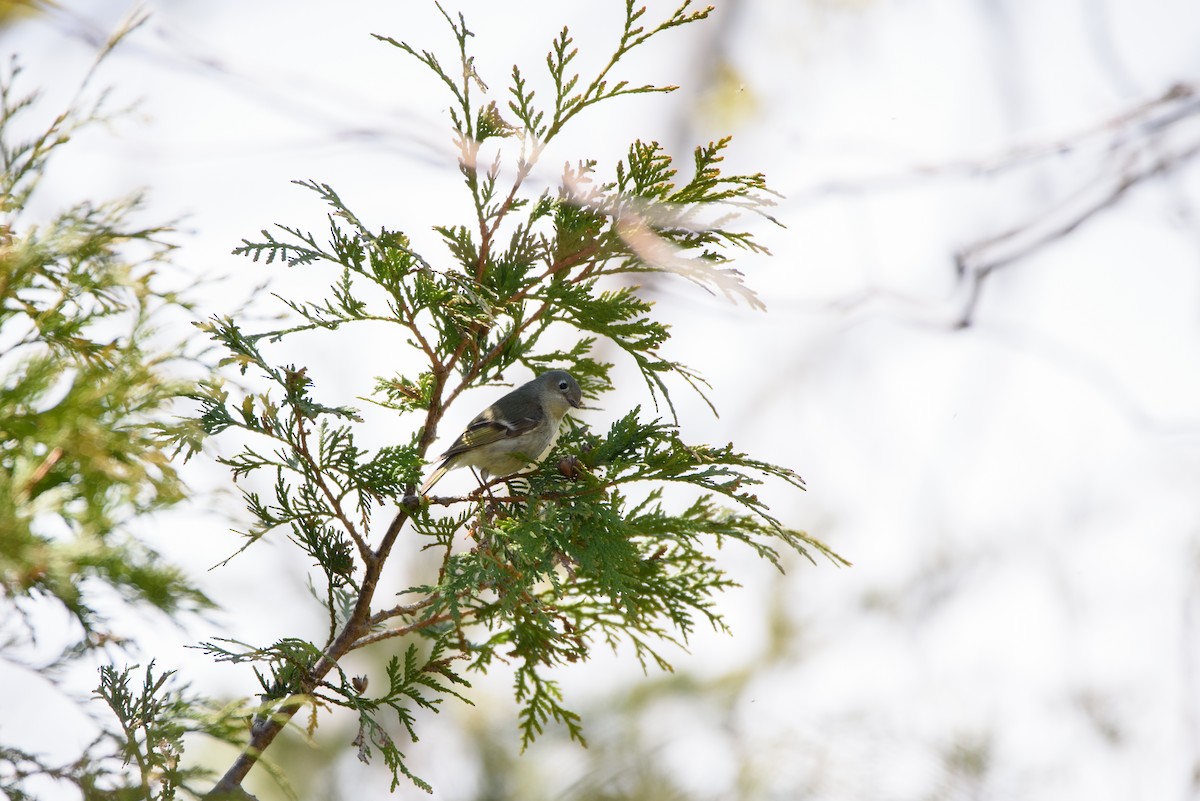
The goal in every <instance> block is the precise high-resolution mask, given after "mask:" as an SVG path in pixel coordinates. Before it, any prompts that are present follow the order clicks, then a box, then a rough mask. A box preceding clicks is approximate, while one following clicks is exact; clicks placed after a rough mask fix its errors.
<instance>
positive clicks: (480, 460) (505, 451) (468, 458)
mask: <svg viewBox="0 0 1200 801" xmlns="http://www.w3.org/2000/svg"><path fill="white" fill-rule="evenodd" d="M582 404H583V393H582V392H581V391H580V389H579V384H578V383H577V382H576V381H575V379H574V377H572V375H571V374H570V373H568V372H566V371H565V370H550V371H549V372H545V373H542V374H541V375H539V376H538V377H537V378H535V379H533V380H532V381H530V382H529V383H527V384H523V385H521V386H519V387H517V388H516V389H514V390H513V391H512V392H510V393H508V394H507V395H505V396H504V397H502V398H501V399H500V400H498V401H496V402H495V403H493V404H492V405H491V406H489V407H488V408H486V409H484V410H483V411H482V412H480V413H479V415H478V416H477V417H476V418H475V419H474V420H472V421H471V422H470V423H469V424H468V425H467V428H466V430H464V431H463V432H462V434H460V435H459V437H458V439H456V440H454V444H452V445H451V446H450V448H449V449H448V450H447V451H446V452H445V453H443V454H442V456H441V458H442V460H443V461H442V463H441V465H439V466H438V468H437V469H436V470H434V471H433V472H432V473H431V474H430V475H429V478H427V479H425V483H424V484H422V485H421V494H422V495H424V494H425V493H427V492H429V490H430V489H431V488H432V487H433V485H434V484H436V483H437V482H438V480H439V479H441V477H442V476H444V475H445V474H446V472H447V471H449V470H453V469H454V468H456V467H474V468H477V469H478V470H479V471H480V473H481V474H482V476H483V480H484V481H487V480H488V479H489V477H492V476H507V475H511V474H513V473H516V472H517V471H519V470H521V469H522V468H523V467H526V466H527V465H529V464H530V463H531V462H536V461H538V460H540V459H542V458H543V457H544V456H545V455H546V454H547V453H549V451H550V448H552V447H553V446H554V441H555V439H557V437H558V429H559V426H560V425H561V424H562V419H563V416H564V415H565V414H566V413H567V410H568V409H571V408H576V409H577V408H579V407H580V406H581V405H582Z"/></svg>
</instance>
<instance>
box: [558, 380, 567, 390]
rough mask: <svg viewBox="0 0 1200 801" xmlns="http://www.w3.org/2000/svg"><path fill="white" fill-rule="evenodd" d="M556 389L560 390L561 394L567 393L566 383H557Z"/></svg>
mask: <svg viewBox="0 0 1200 801" xmlns="http://www.w3.org/2000/svg"><path fill="white" fill-rule="evenodd" d="M558 388H559V389H560V390H562V391H563V392H566V391H567V382H566V381H559V382H558Z"/></svg>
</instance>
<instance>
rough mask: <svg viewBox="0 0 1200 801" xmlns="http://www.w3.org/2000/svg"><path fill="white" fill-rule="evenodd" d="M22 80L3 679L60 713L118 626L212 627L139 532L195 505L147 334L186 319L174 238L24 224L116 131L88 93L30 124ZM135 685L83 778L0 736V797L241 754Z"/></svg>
mask: <svg viewBox="0 0 1200 801" xmlns="http://www.w3.org/2000/svg"><path fill="white" fill-rule="evenodd" d="M133 27H136V23H132V24H131V26H130V27H127V28H125V29H124V30H122V31H121V32H119V33H118V34H117V35H116V36H114V37H113V39H112V40H110V41H109V42H108V44H107V46H106V47H105V49H104V50H103V51H102V52H101V54H100V58H103V56H104V55H105V54H107V53H108V52H109V51H110V50H111V48H112V47H113V46H115V45H116V44H117V42H118V40H119V39H120V38H121V37H122V36H123V35H124V34H125V33H128V32H129V31H130V30H132V29H133ZM97 63H99V59H98V60H97ZM20 73H21V70H20V68H19V65H18V63H17V61H16V60H15V59H14V60H13V61H11V62H10V63H9V64H8V65H7V68H6V69H4V70H3V72H2V73H0V622H2V624H0V632H2V635H0V641H2V643H3V649H4V658H5V661H6V662H7V663H8V665H9V666H10V667H21V668H24V669H27V670H29V671H31V672H36V673H37V674H38V675H39V676H40V678H41V680H43V681H44V682H45V685H46V686H47V688H50V689H52V690H53V691H55V692H57V693H58V694H59V695H60V696H61V697H60V698H58V699H57V700H58V701H62V700H63V699H64V698H65V699H66V700H68V701H71V700H76V699H74V698H73V696H72V694H71V693H70V691H69V690H68V689H67V688H66V676H67V668H69V667H71V666H75V665H78V664H79V663H80V662H83V661H85V660H84V659H83V658H84V657H87V658H88V660H87V661H93V662H94V661H100V662H104V661H107V660H108V659H110V658H112V656H113V655H114V654H118V653H120V652H121V650H122V648H124V647H125V646H127V645H132V647H133V648H134V649H135V650H136V647H137V643H127V641H126V639H125V637H124V636H122V634H121V631H120V629H121V623H120V620H119V619H117V618H118V617H121V616H128V615H129V614H130V613H134V614H136V613H139V612H145V611H147V610H151V611H156V612H160V613H163V614H164V615H170V616H172V617H175V616H176V615H178V614H179V613H181V612H198V611H202V610H204V609H208V608H210V607H211V603H210V601H209V600H208V598H206V597H205V595H204V594H203V593H201V592H200V591H199V590H198V589H197V588H196V587H195V586H194V585H193V584H192V583H191V582H190V581H189V580H188V579H187V577H186V576H185V575H184V573H183V572H182V571H180V570H179V569H177V568H175V567H173V566H171V565H169V564H167V563H165V562H164V561H163V560H162V559H161V557H160V556H159V554H157V553H156V552H155V551H154V550H152V549H151V548H149V547H148V546H147V545H146V544H145V543H143V542H141V541H140V540H139V539H138V538H137V536H136V529H135V524H136V523H137V522H138V521H140V520H144V519H145V517H146V516H147V515H150V514H152V513H155V512H159V511H161V510H164V509H167V508H169V507H172V506H175V505H177V504H179V503H180V502H181V501H182V500H184V499H185V498H186V495H187V493H186V487H184V485H183V483H182V482H181V480H180V478H179V476H178V474H177V473H176V470H175V468H174V467H173V465H172V461H171V458H172V455H173V453H174V451H175V448H176V445H175V444H174V442H175V440H176V439H177V438H178V437H180V436H181V435H183V434H184V433H185V429H183V428H181V427H180V426H179V425H177V424H176V423H175V422H173V420H172V417H171V413H172V410H173V404H174V403H175V402H177V401H179V400H181V399H183V397H184V394H185V393H187V392H189V391H190V389H191V387H192V384H191V382H185V381H183V380H182V379H181V378H180V377H179V374H180V372H181V371H180V370H177V369H176V367H177V366H179V363H180V362H182V361H189V362H190V361H193V360H192V359H191V357H189V356H188V355H187V354H186V352H185V349H184V343H181V342H180V343H171V342H168V341H165V340H164V337H163V336H162V334H161V332H160V331H159V330H158V326H159V324H160V322H161V321H163V320H164V319H169V318H170V317H172V316H176V317H178V316H181V314H187V306H186V303H185V302H184V301H183V300H181V299H180V297H179V296H177V295H176V294H174V293H173V292H170V291H167V290H165V289H163V288H162V280H161V278H162V277H161V276H160V275H159V274H158V271H159V270H160V269H161V268H162V266H163V265H165V264H166V263H167V262H168V257H169V255H170V253H171V251H172V250H173V247H174V246H173V245H171V244H170V243H169V242H168V241H167V237H168V236H169V235H170V233H171V229H170V228H169V227H166V226H161V225H151V226H145V225H141V224H138V223H137V222H136V220H137V218H138V217H139V216H140V212H141V207H142V205H143V204H142V199H141V197H138V196H135V197H127V198H121V199H117V200H113V201H108V202H103V203H94V202H79V203H76V204H75V205H71V206H68V207H66V208H63V209H61V210H58V211H54V212H45V211H44V212H42V213H41V214H40V215H39V214H37V213H35V212H34V211H32V210H31V209H33V208H35V207H43V208H44V207H46V206H48V205H49V204H48V202H47V199H46V196H47V195H48V194H49V193H48V192H46V191H44V189H43V187H44V177H45V175H46V171H47V169H48V167H49V165H50V164H51V163H52V162H53V161H54V159H55V158H56V157H57V156H58V154H59V153H60V152H61V151H62V149H63V148H64V147H65V146H67V145H68V143H69V142H70V140H71V138H72V137H73V136H74V135H75V134H76V133H78V132H79V131H80V130H82V129H85V128H89V127H92V126H95V125H98V124H107V123H108V122H109V121H111V119H112V115H110V114H109V113H108V111H107V110H106V105H105V102H104V98H103V97H101V99H100V100H99V101H97V102H95V103H94V104H90V105H89V104H86V103H85V102H84V99H83V98H84V96H85V94H86V93H85V91H84V90H85V89H86V86H87V83H88V81H87V80H86V79H85V81H84V82H83V84H82V85H81V87H80V92H79V94H77V95H76V97H75V98H74V100H73V102H72V103H71V105H70V106H69V107H68V108H67V110H66V111H63V112H61V113H59V114H57V115H56V116H54V117H53V118H52V119H51V120H50V121H49V122H48V123H44V122H43V123H39V122H38V115H39V113H40V110H41V102H40V98H39V96H38V95H37V94H36V93H30V94H25V93H22V92H20V91H19V90H18V89H17V86H18V84H19V83H20V81H21V76H20ZM92 74H93V73H89V76H88V77H89V78H90V77H91V75H92ZM188 316H190V314H188ZM118 600H119V601H124V602H125V603H124V604H119V603H117V601H118ZM118 610H119V613H118ZM64 613H65V614H64ZM122 619H124V618H122ZM64 620H68V621H70V625H66V626H64V625H62V623H63V621H64ZM48 624H57V626H55V625H48ZM133 672H134V669H133V668H127V669H124V670H117V669H116V668H114V667H111V666H108V665H106V666H104V667H103V668H101V676H100V682H101V683H100V686H99V688H98V689H97V691H96V693H97V694H96V697H95V699H93V700H97V701H101V702H103V703H104V704H105V705H107V706H108V707H109V708H110V709H111V712H112V715H111V717H106V716H104V715H102V714H101V715H93V720H94V723H95V724H96V737H95V739H94V740H93V742H91V743H90V744H89V745H88V746H87V747H86V748H85V749H84V751H83V753H81V754H80V755H79V756H78V757H77V758H75V759H71V760H67V761H65V762H62V763H57V762H51V761H48V760H47V759H46V758H45V757H44V756H43V755H41V754H39V753H35V752H32V751H29V750H28V749H26V748H23V747H21V746H19V745H17V744H14V743H11V742H9V741H8V739H7V738H8V737H11V736H14V735H16V736H24V735H27V734H28V733H29V731H30V730H31V729H32V728H34V727H33V726H31V725H29V724H30V723H31V721H4V722H5V723H12V724H20V725H10V726H7V727H5V729H4V732H3V733H4V735H5V739H4V740H3V741H0V796H3V797H5V798H10V799H18V800H19V799H26V798H33V797H35V796H34V794H33V793H34V789H33V788H35V787H40V788H43V789H44V788H45V787H46V786H47V784H54V785H58V786H62V785H69V786H71V787H73V789H74V790H75V791H77V792H78V793H79V794H81V795H82V797H84V798H99V797H105V798H145V799H150V798H159V799H170V798H174V797H175V796H176V794H177V791H178V790H180V789H184V790H188V789H189V788H191V790H190V791H191V793H192V794H193V795H196V794H198V793H199V788H198V787H196V786H195V783H196V782H197V781H198V780H200V779H201V778H202V776H203V774H202V772H201V771H198V770H197V769H195V768H185V767H183V766H182V765H181V764H180V762H179V755H180V753H181V751H182V738H183V736H184V735H185V734H187V733H206V734H208V735H210V736H212V737H215V738H217V739H219V740H222V741H225V742H229V743H233V742H236V741H237V740H238V739H239V736H238V735H239V731H238V729H237V728H236V726H237V725H238V724H239V721H238V720H237V719H236V718H234V717H231V716H230V715H228V714H221V713H216V712H211V713H210V711H209V710H208V709H207V707H206V705H205V704H204V703H202V702H201V701H200V700H199V699H197V698H194V697H192V696H191V695H190V694H188V693H187V692H186V690H185V688H182V687H180V686H178V685H177V683H176V682H175V681H174V679H173V678H172V674H171V672H162V671H156V670H155V669H154V665H153V663H151V664H150V665H149V666H148V667H147V668H145V669H144V670H143V671H141V672H140V674H139V675H141V677H142V678H141V686H140V687H137V686H136V681H135V680H133ZM39 683H40V682H39ZM80 704H81V705H83V710H84V711H89V710H88V708H87V706H86V705H84V704H83V701H80ZM62 725H64V724H63V723H62V722H61V721H55V720H53V719H52V718H51V717H50V716H47V717H46V719H45V720H42V721H39V726H40V727H43V728H44V727H49V726H62ZM74 736H75V733H74V732H72V733H71V738H69V739H73V738H74ZM207 781H211V780H207Z"/></svg>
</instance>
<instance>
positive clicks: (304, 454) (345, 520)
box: [292, 404, 371, 564]
mask: <svg viewBox="0 0 1200 801" xmlns="http://www.w3.org/2000/svg"><path fill="white" fill-rule="evenodd" d="M292 410H293V415H292V418H293V420H295V423H296V434H297V437H298V439H299V444H300V447H299V449H298V452H299V455H300V457H301V458H302V459H304V462H305V464H307V465H308V468H309V470H311V471H312V481H313V483H314V484H316V485H317V486H318V487H320V488H321V492H322V494H324V495H325V500H326V501H328V502H329V506H330V508H331V509H333V512H334V514H335V515H337V519H338V521H339V522H340V523H341V524H342V525H343V526H344V527H345V528H346V533H348V534H349V535H350V539H352V540H354V544H355V545H356V546H357V547H358V555H359V557H360V558H361V559H362V560H363V562H364V564H365V563H366V562H367V560H368V559H370V557H371V548H370V547H369V546H368V545H367V541H366V540H365V539H363V537H362V535H361V534H359V533H358V529H357V528H355V526H354V524H353V523H351V522H350V518H349V517H347V516H346V511H345V510H344V509H343V508H342V502H341V500H340V499H339V498H338V497H336V496H335V495H334V494H333V491H332V490H330V489H329V485H328V484H327V483H326V481H325V474H324V473H323V472H321V468H320V467H319V466H318V465H317V463H316V460H315V459H313V457H312V452H311V451H310V450H309V449H308V432H307V431H306V430H305V428H304V416H303V415H302V414H301V413H300V407H299V406H298V405H296V404H293V406H292Z"/></svg>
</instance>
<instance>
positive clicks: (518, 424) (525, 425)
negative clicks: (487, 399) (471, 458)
mask: <svg viewBox="0 0 1200 801" xmlns="http://www.w3.org/2000/svg"><path fill="white" fill-rule="evenodd" d="M537 426H538V420H537V419H536V418H534V417H522V418H519V419H517V420H495V419H493V418H492V417H491V416H490V415H488V413H487V412H484V413H483V414H481V415H479V416H478V417H476V418H475V419H474V420H472V421H471V422H470V424H469V425H468V426H467V430H466V431H464V432H462V434H461V435H460V436H459V438H458V439H456V440H454V444H453V445H451V446H450V450H448V451H446V452H445V453H443V454H442V458H443V459H448V458H450V457H451V456H457V455H458V454H460V453H465V452H466V451H469V450H473V449H475V448H479V447H481V446H483V445H491V444H492V443H493V442H499V441H500V440H502V439H509V438H511V437H519V436H521V435H522V434H525V433H527V432H529V431H532V430H533V429H535V428H537Z"/></svg>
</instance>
